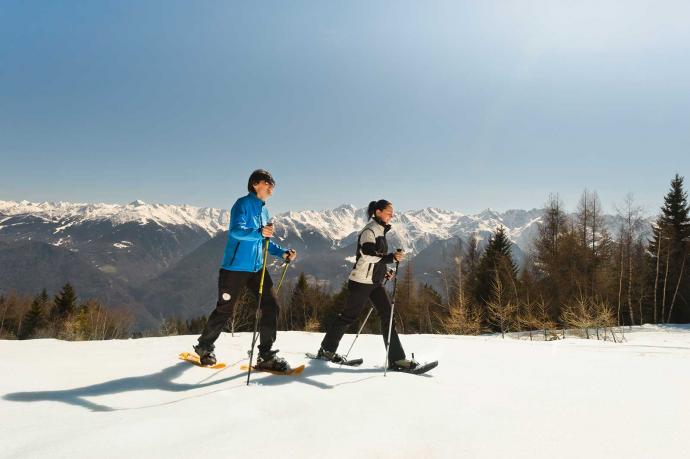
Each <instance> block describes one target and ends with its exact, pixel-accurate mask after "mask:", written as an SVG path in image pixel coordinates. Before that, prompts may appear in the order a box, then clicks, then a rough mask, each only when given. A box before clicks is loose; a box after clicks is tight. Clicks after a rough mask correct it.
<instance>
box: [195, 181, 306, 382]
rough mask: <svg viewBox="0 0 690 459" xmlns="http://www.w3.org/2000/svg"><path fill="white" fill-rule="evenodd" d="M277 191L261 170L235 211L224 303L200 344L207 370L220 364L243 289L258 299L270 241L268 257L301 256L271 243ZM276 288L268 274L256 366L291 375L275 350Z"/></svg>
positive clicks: (221, 292)
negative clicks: (224, 334)
mask: <svg viewBox="0 0 690 459" xmlns="http://www.w3.org/2000/svg"><path fill="white" fill-rule="evenodd" d="M274 186H275V180H274V179H273V177H272V176H271V174H270V173H269V172H268V171H265V170H263V169H258V170H255V171H254V172H252V175H251V176H250V177H249V182H248V183H247V190H248V191H249V194H247V195H246V196H244V197H242V198H240V199H238V200H237V201H236V202H235V205H233V206H232V210H231V211H230V232H229V233H228V243H227V244H226V246H225V255H224V256H223V264H222V266H221V269H220V274H219V276H218V302H217V303H216V309H214V311H213V312H212V313H211V316H210V317H209V318H208V322H206V326H205V327H204V331H203V333H202V334H201V336H200V337H199V344H197V345H196V346H194V350H195V351H196V353H197V354H199V359H200V361H201V364H202V365H213V364H215V363H216V356H215V354H214V353H213V350H214V348H215V346H214V344H213V343H214V342H215V341H216V340H217V339H218V336H220V332H221V331H222V329H223V327H224V326H225V324H226V323H227V321H228V319H230V317H231V316H232V311H233V309H234V307H235V303H237V300H238V299H239V297H240V295H241V292H242V288H243V287H245V286H247V288H248V289H249V291H250V292H251V293H252V294H253V295H254V296H255V297H256V298H257V299H258V297H259V283H260V281H261V269H262V267H263V262H264V259H263V258H264V256H263V247H264V241H265V239H266V238H269V243H268V251H269V253H270V254H271V255H273V256H276V257H282V258H283V259H285V260H286V261H292V260H294V259H295V257H296V256H297V252H295V251H294V250H287V249H285V248H283V247H281V246H279V245H278V244H276V243H275V242H273V241H272V240H270V238H272V237H273V224H272V223H270V217H269V215H268V210H267V209H266V200H267V199H268V198H269V197H271V195H272V194H273V188H274ZM272 286H273V282H272V281H271V276H270V274H269V273H268V271H266V274H265V278H264V290H263V298H262V301H261V321H260V322H259V357H258V359H257V363H256V366H257V368H262V369H269V370H275V371H285V370H288V369H289V368H290V366H289V365H288V363H287V362H286V361H285V359H283V358H281V357H278V355H277V353H278V351H277V350H271V347H272V346H273V342H274V341H275V339H276V329H277V326H278V303H277V302H276V298H275V295H274V294H273V291H272V290H271V287H272Z"/></svg>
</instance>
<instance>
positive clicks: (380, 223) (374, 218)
mask: <svg viewBox="0 0 690 459" xmlns="http://www.w3.org/2000/svg"><path fill="white" fill-rule="evenodd" d="M372 220H374V221H375V222H376V223H378V224H379V225H381V226H382V227H383V234H386V233H387V232H389V231H390V230H391V225H387V224H385V223H383V220H381V219H380V218H379V217H376V216H374V217H373V218H372Z"/></svg>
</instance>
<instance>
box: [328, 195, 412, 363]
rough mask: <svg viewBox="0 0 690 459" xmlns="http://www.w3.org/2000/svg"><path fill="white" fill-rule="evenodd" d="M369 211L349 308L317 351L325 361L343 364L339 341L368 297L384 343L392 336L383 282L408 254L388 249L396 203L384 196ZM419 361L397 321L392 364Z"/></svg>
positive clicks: (350, 283) (390, 356)
mask: <svg viewBox="0 0 690 459" xmlns="http://www.w3.org/2000/svg"><path fill="white" fill-rule="evenodd" d="M367 214H368V216H369V219H370V220H371V221H370V222H369V223H367V225H366V226H365V227H364V229H362V231H361V232H360V233H359V237H358V238H357V254H356V261H355V266H354V267H353V268H352V272H351V273H350V278H349V281H348V284H347V288H348V299H347V305H346V306H345V309H344V310H343V311H342V312H341V313H340V314H338V316H337V317H336V318H335V320H334V321H333V322H332V323H331V324H330V326H329V327H328V331H327V333H326V336H325V337H324V338H323V341H322V342H321V348H320V349H319V352H318V354H317V356H318V358H320V359H322V360H329V361H331V362H336V363H340V362H342V361H343V358H342V357H341V356H340V355H338V354H336V352H335V351H336V350H337V349H338V344H339V343H340V340H341V339H342V337H343V335H344V334H345V331H346V330H347V329H348V327H349V326H350V325H351V324H352V323H353V322H355V320H357V317H359V315H360V313H361V312H362V308H363V307H364V305H365V304H366V301H367V299H371V302H372V303H373V304H374V307H375V308H376V310H377V311H378V314H379V318H380V319H381V334H382V335H383V341H384V344H388V343H387V339H388V325H389V320H390V314H391V301H390V299H389V298H388V294H387V293H386V289H385V288H384V286H383V281H384V279H385V277H386V273H387V267H386V265H387V264H390V263H395V262H399V261H401V260H402V259H403V257H404V254H403V252H401V251H396V252H391V253H389V252H388V242H387V241H386V233H388V231H390V229H391V225H390V221H391V220H392V219H393V205H392V204H391V203H390V202H388V201H386V200H385V199H381V200H379V201H372V202H371V203H369V208H368V209H367ZM416 365H418V364H417V362H415V361H414V360H408V359H406V358H405V351H404V350H403V348H402V345H401V344H400V339H399V338H398V333H397V332H396V331H395V324H393V328H392V330H391V343H390V350H389V354H388V366H389V368H390V369H393V370H410V369H412V368H414V367H415V366H416Z"/></svg>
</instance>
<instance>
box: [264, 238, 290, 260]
mask: <svg viewBox="0 0 690 459" xmlns="http://www.w3.org/2000/svg"><path fill="white" fill-rule="evenodd" d="M286 252H287V249H286V248H285V247H283V246H282V245H279V244H276V243H275V242H273V239H271V240H270V241H269V243H268V253H270V254H271V255H273V256H274V257H282V256H283V255H284V254H285V253H286Z"/></svg>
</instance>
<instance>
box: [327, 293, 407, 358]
mask: <svg viewBox="0 0 690 459" xmlns="http://www.w3.org/2000/svg"><path fill="white" fill-rule="evenodd" d="M347 290H348V298H347V306H345V310H344V311H343V312H341V313H340V314H338V316H337V317H336V318H335V320H334V321H333V323H332V324H331V326H330V327H328V331H327V332H326V336H324V338H323V341H322V342H321V347H322V348H323V349H324V350H326V351H330V352H335V351H336V350H337V349H338V344H339V343H340V340H341V339H342V338H343V335H344V334H345V331H347V328H348V327H349V326H350V325H351V324H352V323H353V322H354V321H355V320H357V317H359V314H360V313H361V312H362V308H363V307H364V304H365V303H366V301H367V298H370V299H371V302H372V303H373V304H374V307H375V308H376V310H377V311H378V313H379V317H380V318H381V334H382V335H383V343H384V344H388V324H389V321H390V317H391V309H392V307H391V302H390V300H389V299H388V294H387V293H386V289H385V288H383V285H381V284H362V283H360V282H355V281H349V282H348V283H347ZM404 358H405V351H404V350H403V348H402V344H400V338H398V333H397V332H396V331H395V321H393V328H392V330H391V345H390V349H389V353H388V361H389V363H391V364H392V363H394V362H395V361H396V360H402V359H404Z"/></svg>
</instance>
